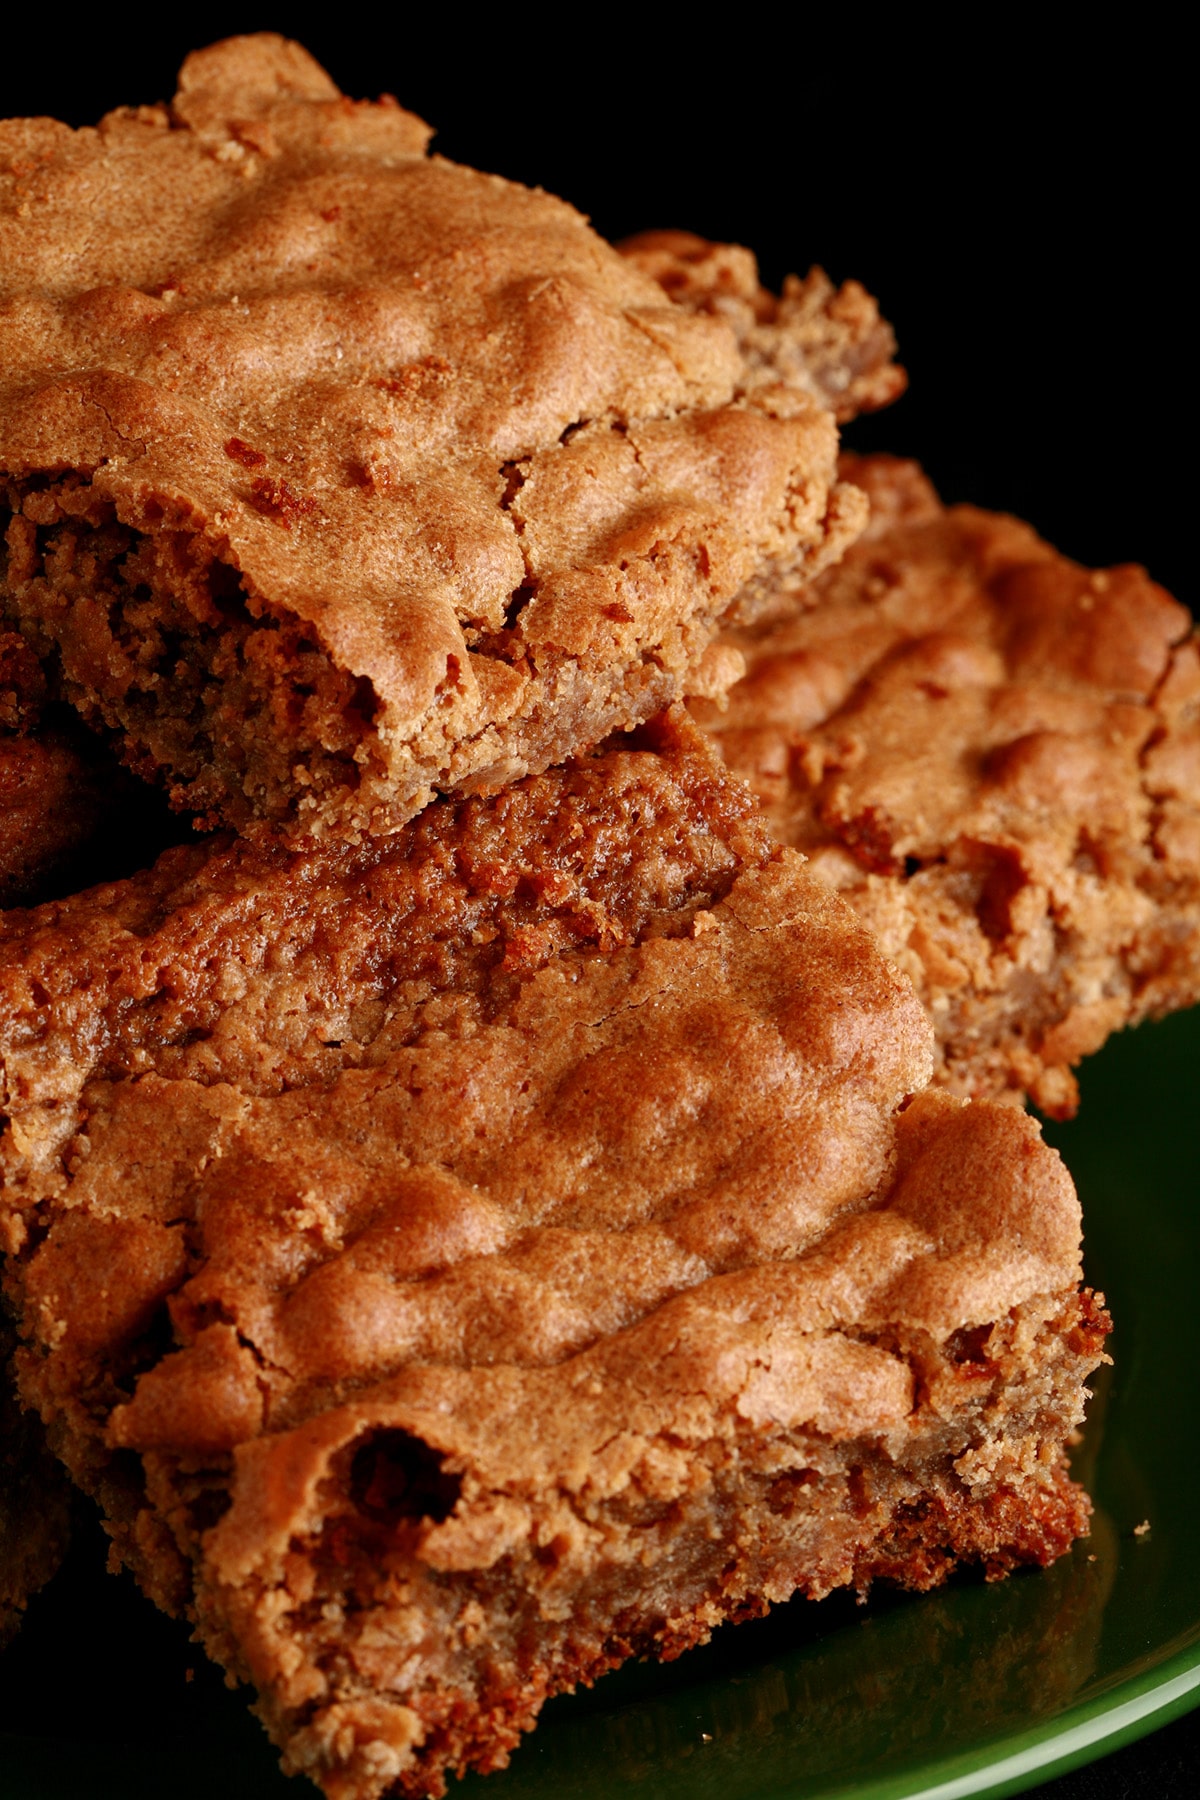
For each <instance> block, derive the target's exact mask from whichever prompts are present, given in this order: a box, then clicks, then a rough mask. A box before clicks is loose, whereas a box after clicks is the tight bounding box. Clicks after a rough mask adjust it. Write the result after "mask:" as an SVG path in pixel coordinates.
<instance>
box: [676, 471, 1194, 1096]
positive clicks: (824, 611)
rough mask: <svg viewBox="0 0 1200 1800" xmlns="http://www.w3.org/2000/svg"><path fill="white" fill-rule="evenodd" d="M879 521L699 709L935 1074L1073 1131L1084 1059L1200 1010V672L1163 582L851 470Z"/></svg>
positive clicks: (917, 484) (768, 626)
mask: <svg viewBox="0 0 1200 1800" xmlns="http://www.w3.org/2000/svg"><path fill="white" fill-rule="evenodd" d="M845 469H846V473H847V474H848V475H849V476H850V477H851V478H852V479H853V480H855V481H856V482H858V483H859V484H860V485H861V486H862V487H863V488H864V489H865V490H866V491H867V492H868V493H869V494H870V497H871V501H872V507H873V514H872V522H871V525H870V526H869V528H868V530H867V532H866V534H865V535H864V537H863V538H862V540H860V542H859V544H858V545H856V546H855V547H854V548H853V549H852V550H851V552H850V553H849V555H848V556H847V558H846V560H845V561H844V563H843V564H842V565H841V566H840V567H839V568H838V569H836V570H831V571H829V572H828V573H827V574H826V575H824V576H823V577H821V579H820V580H818V581H817V582H816V583H814V584H811V585H805V584H791V583H787V582H784V583H780V584H777V585H776V587H775V589H774V593H773V596H772V597H771V600H770V602H769V604H768V606H767V607H766V609H765V611H764V615H763V620H762V622H760V623H758V624H756V625H755V626H752V627H750V628H747V629H745V630H741V631H735V632H732V633H730V634H729V635H728V636H727V637H726V639H725V640H723V641H724V644H725V647H726V649H727V650H728V651H729V653H730V654H733V653H735V652H736V653H737V654H740V655H741V656H742V657H744V659H745V662H746V666H747V671H748V672H747V675H746V677H745V679H744V680H743V681H742V682H741V683H740V685H738V686H736V687H735V688H733V690H732V692H731V695H730V698H729V704H728V707H727V708H726V709H725V710H721V709H720V708H719V707H718V706H716V705H705V704H699V705H697V706H696V708H695V711H696V715H697V717H698V718H700V720H701V722H702V723H703V724H704V726H705V728H706V729H707V730H708V731H709V732H710V733H711V734H712V737H713V741H714V742H715V743H717V744H718V745H719V746H720V747H721V750H722V753H723V755H724V757H725V759H726V761H727V763H728V764H729V766H730V767H731V768H733V769H735V770H736V771H738V772H739V773H740V774H742V775H743V776H744V777H745V778H746V779H747V780H749V781H750V783H751V785H752V786H753V787H754V789H755V791H756V792H757V794H758V796H759V798H760V800H761V801H762V803H763V805H764V808H765V810H766V814H767V816H768V818H769V820H770V823H771V826H772V829H773V830H774V831H775V833H776V835H777V836H778V837H779V838H780V839H781V840H782V841H783V842H785V843H789V844H794V845H796V846H797V847H798V848H800V849H802V850H804V851H805V853H806V854H807V855H808V856H809V857H810V858H811V859H812V864H811V866H812V868H813V870H814V872H815V873H816V874H817V875H818V876H819V877H820V878H821V879H823V880H825V881H827V882H828V883H829V884H830V885H831V886H832V887H834V888H836V889H837V890H838V891H839V892H840V893H841V894H843V896H844V897H845V898H846V899H847V900H848V901H849V902H850V903H851V905H853V906H854V907H855V909H856V910H857V911H858V913H859V914H860V916H861V917H862V918H863V919H864V920H865V921H866V922H867V923H868V924H869V925H870V926H871V927H872V929H873V930H874V931H875V933H876V934H877V938H878V941H879V943H880V945H881V947H882V948H883V950H884V951H885V953H886V954H887V955H888V956H890V957H892V958H893V959H894V960H895V961H896V962H897V963H898V964H899V966H900V967H901V968H903V969H904V971H905V973H906V974H908V975H909V976H910V977H911V979H912V981H913V982H914V984H915V986H916V988H917V991H918V993H919V994H920V995H921V998H922V1000H923V1001H924V1003H925V1005H926V1007H927V1009H928V1011H929V1015H930V1018H931V1020H932V1022H933V1024H934V1026H935V1029H936V1031H937V1036H938V1060H939V1068H938V1073H937V1076H936V1079H937V1080H938V1081H939V1082H941V1083H943V1084H944V1085H946V1086H947V1087H949V1088H950V1089H951V1090H952V1091H954V1092H957V1093H962V1094H976V1095H978V1094H992V1095H997V1096H1003V1095H1005V1094H1007V1095H1008V1096H1009V1097H1011V1098H1014V1099H1019V1098H1020V1097H1021V1096H1023V1095H1024V1094H1025V1093H1029V1094H1030V1095H1031V1096H1032V1098H1033V1099H1034V1100H1035V1102H1036V1104H1037V1105H1038V1106H1039V1107H1041V1108H1042V1110H1043V1111H1045V1112H1047V1113H1049V1114H1051V1115H1052V1116H1055V1117H1068V1116H1070V1114H1071V1113H1073V1111H1074V1110H1075V1106H1076V1103H1077V1094H1078V1090H1077V1088H1076V1084H1075V1079H1074V1076H1073V1075H1072V1073H1071V1065H1072V1064H1073V1063H1076V1062H1077V1061H1078V1060H1079V1059H1080V1058H1081V1057H1083V1056H1085V1055H1088V1054H1090V1053H1091V1052H1092V1051H1093V1050H1096V1049H1098V1048H1099V1047H1100V1045H1101V1044H1102V1043H1103V1042H1104V1040H1105V1038H1106V1037H1107V1036H1108V1035H1109V1033H1110V1032H1111V1031H1113V1030H1116V1029H1117V1028H1118V1027H1120V1026H1122V1025H1125V1024H1130V1023H1136V1022H1137V1021H1138V1020H1140V1019H1144V1018H1147V1017H1151V1016H1155V1015H1158V1014H1161V1013H1164V1012H1168V1011H1171V1010H1174V1009H1175V1008H1177V1007H1182V1006H1187V1005H1190V1004H1192V1003H1193V1002H1194V1001H1195V1000H1196V999H1197V997H1198V996H1200V811H1198V801H1197V796H1198V795H1200V760H1198V757H1200V723H1198V721H1200V656H1198V652H1197V642H1196V639H1195V638H1194V637H1193V636H1192V633H1191V620H1190V618H1189V616H1188V614H1187V612H1186V610H1185V609H1184V608H1183V607H1182V606H1179V605H1178V604H1177V603H1176V602H1175V601H1174V600H1172V599H1171V598H1170V596H1169V595H1167V594H1166V593H1165V592H1164V591H1163V590H1162V588H1160V587H1158V586H1156V585H1155V583H1154V582H1152V581H1150V580H1149V578H1148V577H1147V576H1146V574H1145V573H1144V571H1142V570H1140V569H1137V568H1133V567H1123V568H1118V569H1112V570H1107V571H1098V572H1092V571H1089V570H1086V569H1082V568H1080V567H1079V566H1078V564H1076V563H1072V562H1069V561H1068V560H1067V559H1066V558H1065V557H1062V556H1059V555H1058V554H1057V553H1056V552H1055V551H1054V550H1052V549H1051V548H1050V546H1049V545H1047V544H1045V543H1043V542H1042V541H1041V540H1040V539H1039V538H1038V537H1036V536H1035V534H1034V533H1033V532H1032V531H1031V530H1030V529H1029V527H1028V526H1025V525H1022V524H1021V523H1019V522H1018V521H1017V520H1015V519H1010V518H1006V517H1002V516H1000V515H997V514H993V513H986V512H982V511H979V510H978V509H976V508H974V507H969V506H955V507H949V508H946V507H943V506H942V505H941V504H940V502H939V501H938V499H937V496H936V495H935V494H934V492H933V490H932V488H931V487H930V486H929V484H928V482H927V481H926V480H925V479H924V477H923V476H922V475H921V473H920V471H919V470H918V469H917V467H916V465H915V464H912V463H904V462H899V461H897V460H896V459H894V458H890V457H883V456H878V457H869V458H847V459H845Z"/></svg>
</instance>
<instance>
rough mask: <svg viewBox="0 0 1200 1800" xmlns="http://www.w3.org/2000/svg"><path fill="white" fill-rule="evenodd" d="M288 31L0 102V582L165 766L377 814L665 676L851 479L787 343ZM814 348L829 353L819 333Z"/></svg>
mask: <svg viewBox="0 0 1200 1800" xmlns="http://www.w3.org/2000/svg"><path fill="white" fill-rule="evenodd" d="M428 137H429V131H428V128H427V127H426V126H424V125H423V124H422V123H421V121H420V120H418V119H416V118H415V117H413V116H412V115H411V114H409V113H406V112H404V111H403V110H402V109H401V108H400V107H398V106H397V105H396V104H395V103H394V102H392V101H389V100H384V101H380V102H378V103H372V104H369V103H361V104H359V103H354V102H351V101H349V100H347V99H346V98H345V97H344V96H342V95H341V94H339V93H338V91H337V89H336V88H335V87H334V85H333V83H332V82H331V81H330V80H329V78H328V76H326V75H325V73H324V72H323V71H322V70H321V69H320V68H319V67H318V66H317V65H316V64H315V63H314V62H313V60H312V59H311V57H309V56H308V55H307V53H306V52H305V51H303V50H301V49H300V48H299V46H297V45H295V44H291V43H289V42H287V41H286V40H284V39H281V38H277V37H274V36H272V35H271V34H262V35H260V36H257V37H249V38H238V39H232V40H230V41H228V42H226V43H222V44H217V45H214V46H213V47H211V48H210V49H207V50H204V51H200V52H198V53H196V54H195V55H193V56H191V57H189V58H188V60H187V62H186V63H185V64H184V67H183V70H182V73H181V75H180V85H179V92H178V93H177V94H176V96H175V99H174V101H173V102H172V104H171V105H170V107H140V108H136V109H128V108H126V109H123V110H119V111H117V112H114V113H110V114H109V115H108V116H107V117H106V118H105V119H104V120H103V121H102V122H101V124H100V126H99V127H98V128H97V129H95V130H84V131H77V132H73V131H70V130H68V129H67V127H65V126H62V125H59V124H56V123H55V122H54V121H52V120H47V119H35V120H14V121H10V122H9V123H7V124H5V125H0V270H2V271H3V274H2V276H0V283H2V286H0V360H2V363H3V371H4V373H3V378H2V380H0V487H3V488H4V490H5V496H4V500H3V505H4V507H5V508H6V511H7V550H6V553H5V561H4V569H3V573H2V574H0V598H2V603H3V609H4V610H5V611H6V612H7V614H8V616H9V617H10V619H12V620H14V621H15V622H16V623H17V624H18V625H19V627H20V629H21V630H22V632H23V633H24V634H25V635H26V637H27V639H28V641H29V642H30V644H31V645H32V646H33V647H34V648H35V649H36V650H37V652H38V654H39V656H40V657H41V658H42V659H43V660H44V661H45V662H46V663H47V666H48V667H50V668H51V669H52V671H53V673H54V679H55V681H56V682H57V683H58V684H59V686H60V687H61V689H62V690H63V691H64V692H65V693H66V694H67V695H68V697H69V698H70V699H71V700H72V701H73V703H74V704H75V705H76V706H78V707H79V708H80V709H81V710H82V711H83V712H84V713H85V714H86V715H88V716H89V718H91V719H93V720H101V721H103V722H104V723H105V724H106V725H108V726H109V727H111V728H113V729H114V730H116V731H118V732H119V733H120V734H121V735H122V738H123V740H124V743H125V754H126V756H127V758H128V760H129V761H130V762H131V763H132V764H133V765H134V766H135V767H136V768H137V769H138V770H139V771H140V772H142V773H144V774H145V773H153V772H158V773H159V774H160V775H161V776H162V778H163V779H164V780H165V781H166V783H167V785H168V787H169V789H170V791H171V793H172V795H173V797H174V799H175V801H176V803H177V804H179V805H180V806H182V807H186V808H188V809H190V810H193V811H197V812H201V813H208V814H212V815H215V816H216V815H219V816H220V817H222V818H224V819H226V820H227V821H228V822H230V823H232V824H234V825H235V826H237V827H239V828H245V827H247V826H248V825H249V824H250V823H252V822H253V821H254V820H261V819H268V820H272V821H275V822H276V823H277V824H278V825H281V826H283V827H285V828H286V829H288V830H289V831H291V832H296V831H306V830H313V831H317V832H322V831H335V832H337V833H340V834H343V835H350V836H354V835H355V834H357V833H360V832H362V831H368V830H369V831H374V832H380V831H388V830H394V829H396V828H397V826H398V825H399V824H400V823H402V822H403V820H404V819H405V818H407V817H409V816H411V814H412V813H414V812H415V811H416V810H418V809H419V808H420V807H421V806H422V805H423V804H425V803H426V801H427V800H428V799H429V798H430V796H431V794H432V792H433V791H434V790H435V789H445V788H453V787H457V786H461V785H463V784H468V783H474V784H476V785H478V784H480V783H490V784H493V785H498V784H499V783H501V782H503V781H505V780H509V779H512V778H514V777H516V776H519V775H521V774H523V773H525V772H527V771H528V770H530V769H536V768H540V767H544V766H545V765H546V764H547V763H549V762H551V761H554V760H558V759H561V758H563V757H565V756H567V755H569V754H571V753H573V752H574V751H576V750H578V749H581V748H584V747H586V746H587V745H588V744H589V743H592V742H595V741H597V740H598V739H599V738H600V737H602V736H603V735H604V734H605V733H606V732H607V731H608V730H611V729H613V728H614V727H617V726H625V725H629V724H631V723H636V722H638V721H640V720H643V719H645V718H647V717H649V716H650V714H651V713H653V712H655V711H656V710H658V709H659V708H660V707H661V706H662V705H663V704H665V703H666V702H668V701H670V700H672V699H673V698H675V697H677V696H678V694H680V693H681V692H682V691H683V690H684V689H685V688H688V687H690V688H692V689H693V690H698V691H703V690H704V689H705V686H706V683H709V684H710V683H711V679H712V678H711V676H710V675H709V674H708V673H706V671H705V669H704V668H703V667H702V661H703V654H704V650H705V647H706V645H707V643H708V641H709V639H710V637H711V635H712V632H713V630H714V628H715V625H716V623H717V621H718V619H719V618H720V616H721V614H722V613H723V611H724V610H725V609H726V607H727V606H728V604H729V602H730V601H731V599H732V598H733V596H734V595H735V594H736V593H737V591H738V590H739V589H740V588H741V587H742V586H743V584H744V583H746V582H747V581H748V580H749V579H750V578H751V577H752V576H755V575H756V574H757V573H758V572H759V570H760V568H761V566H762V565H764V564H765V565H769V566H776V565H778V566H781V567H782V566H785V565H792V566H796V567H799V568H801V569H807V570H809V571H810V572H811V571H815V569H816V568H818V567H820V566H821V565H822V564H823V563H825V562H827V561H828V560H830V559H831V558H832V557H834V556H836V555H837V554H838V553H839V552H840V550H841V549H842V548H843V547H844V546H845V544H846V543H847V542H848V541H850V539H851V538H852V536H853V534H854V532H855V530H857V529H858V528H859V527H860V526H861V524H862V521H863V517H864V508H863V504H862V500H861V496H859V495H858V494H857V493H856V492H855V491H853V490H852V489H850V488H848V487H846V486H844V485H842V486H839V485H838V483H837V478H836V467H835V451H836V427H835V424H834V419H833V415H832V413H831V411H830V409H829V406H828V404H827V402H826V400H825V399H824V398H822V397H821V395H822V394H823V392H824V388H825V387H827V386H828V381H827V380H825V378H824V377H823V378H822V382H821V383H818V384H817V386H818V388H819V389H820V390H821V392H820V393H818V395H817V397H816V398H814V397H813V395H812V393H811V392H810V391H808V390H807V389H806V388H805V386H804V383H803V382H798V381H790V382H789V381H785V380H778V381H774V382H768V383H765V384H764V383H761V382H756V383H755V384H754V386H753V388H752V390H750V391H743V384H742V381H741V377H742V372H743V367H744V364H743V358H742V355H741V353H740V352H739V348H738V342H737V338H736V335H735V332H734V331H733V329H732V328H731V327H730V326H729V325H728V324H727V323H726V322H725V321H724V320H722V319H721V318H719V317H716V316H711V315H709V314H706V313H704V312H702V311H693V310H689V309H688V308H685V307H681V306H679V305H676V304H673V303H672V302H671V301H670V300H669V299H668V298H667V297H666V296H665V295H664V294H663V291H662V289H661V288H660V287H659V286H658V284H657V283H656V282H655V281H654V280H652V279H651V278H650V276H648V275H647V274H645V273H643V272H642V271H641V270H639V269H638V268H637V267H636V266H635V265H634V263H632V262H631V261H629V260H628V259H627V258H623V257H621V256H620V255H618V253H617V252H616V251H614V250H612V249H611V248H610V247H609V246H608V245H606V244H605V243H604V242H603V241H602V240H601V239H600V238H598V237H597V236H596V235H595V233H594V232H592V231H591V230H590V229H589V228H588V226H587V224H586V222H585V221H584V220H583V219H582V217H581V216H580V215H579V214H578V213H576V212H575V211H574V210H573V209H572V208H571V207H569V206H567V205H566V204H565V203H564V202H562V201H559V200H556V199H554V198H553V197H552V196H550V195H547V194H544V193H541V192H537V191H531V190H529V189H525V188H521V187H518V186H516V185H514V184H513V183H511V182H506V181H503V180H501V179H499V178H498V177H495V176H489V175H483V174H479V173H477V172H476V171H474V170H471V169H466V168H461V167H458V166H457V165H455V164H452V163H449V162H446V161H444V160H443V159H441V158H438V157H430V156H428V155H427V153H426V145H427V140H428ZM836 361H837V358H836V354H835V356H834V364H835V365H836Z"/></svg>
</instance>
